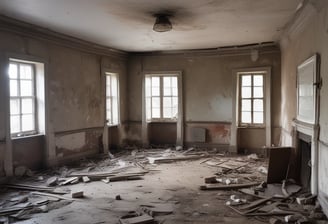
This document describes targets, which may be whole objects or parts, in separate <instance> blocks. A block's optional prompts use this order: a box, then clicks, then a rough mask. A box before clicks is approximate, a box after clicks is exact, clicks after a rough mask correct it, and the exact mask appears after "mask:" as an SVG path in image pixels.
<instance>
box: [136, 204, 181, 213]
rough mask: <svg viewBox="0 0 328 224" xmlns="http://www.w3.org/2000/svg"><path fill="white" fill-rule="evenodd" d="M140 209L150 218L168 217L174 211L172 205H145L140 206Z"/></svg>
mask: <svg viewBox="0 0 328 224" xmlns="http://www.w3.org/2000/svg"><path fill="white" fill-rule="evenodd" d="M140 208H141V210H142V211H143V212H145V213H147V214H148V215H150V216H157V215H168V214H171V213H173V211H174V208H173V205H172V204H170V203H147V204H141V205H140Z"/></svg>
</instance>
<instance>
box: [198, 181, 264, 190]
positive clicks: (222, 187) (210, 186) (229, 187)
mask: <svg viewBox="0 0 328 224" xmlns="http://www.w3.org/2000/svg"><path fill="white" fill-rule="evenodd" d="M259 184H260V183H258V182H251V183H244V184H230V185H223V184H206V185H202V186H200V189H201V190H232V189H239V188H245V187H252V186H256V185H259Z"/></svg>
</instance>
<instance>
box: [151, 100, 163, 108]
mask: <svg viewBox="0 0 328 224" xmlns="http://www.w3.org/2000/svg"><path fill="white" fill-rule="evenodd" d="M151 103H152V107H153V108H160V107H161V102H160V99H159V97H152V101H151Z"/></svg>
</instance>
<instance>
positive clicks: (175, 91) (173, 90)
mask: <svg viewBox="0 0 328 224" xmlns="http://www.w3.org/2000/svg"><path fill="white" fill-rule="evenodd" d="M172 96H178V88H176V87H173V88H172Z"/></svg>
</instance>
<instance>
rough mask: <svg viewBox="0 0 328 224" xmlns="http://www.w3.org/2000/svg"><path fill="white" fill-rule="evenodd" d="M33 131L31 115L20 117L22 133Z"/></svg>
mask: <svg viewBox="0 0 328 224" xmlns="http://www.w3.org/2000/svg"><path fill="white" fill-rule="evenodd" d="M33 130H34V118H33V115H32V114H28V115H22V131H33Z"/></svg>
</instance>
